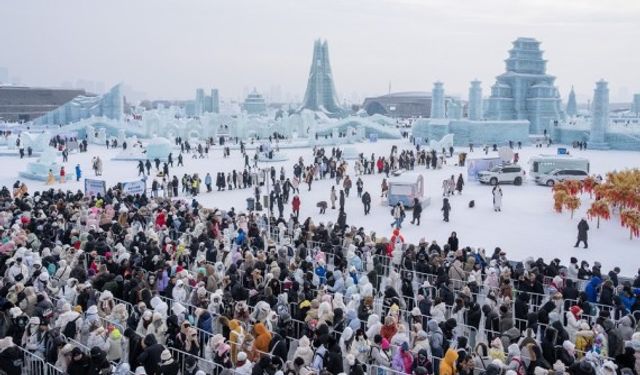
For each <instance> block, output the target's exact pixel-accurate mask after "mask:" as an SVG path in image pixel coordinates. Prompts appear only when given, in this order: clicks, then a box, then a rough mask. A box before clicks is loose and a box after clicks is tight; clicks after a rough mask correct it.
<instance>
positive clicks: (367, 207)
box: [361, 191, 371, 215]
mask: <svg viewBox="0 0 640 375" xmlns="http://www.w3.org/2000/svg"><path fill="white" fill-rule="evenodd" d="M361 199H362V205H363V206H364V214H365V215H369V211H371V195H370V194H369V192H368V191H365V192H364V194H362V198H361Z"/></svg>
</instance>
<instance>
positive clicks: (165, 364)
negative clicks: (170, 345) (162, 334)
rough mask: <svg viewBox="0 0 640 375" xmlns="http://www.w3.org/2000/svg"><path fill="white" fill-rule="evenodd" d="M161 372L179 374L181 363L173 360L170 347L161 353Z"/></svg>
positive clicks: (165, 374) (168, 374) (163, 373)
mask: <svg viewBox="0 0 640 375" xmlns="http://www.w3.org/2000/svg"><path fill="white" fill-rule="evenodd" d="M160 360H161V361H162V362H161V363H160V372H161V374H162V375H178V371H179V370H180V365H179V364H178V362H176V361H174V360H173V356H172V355H171V352H170V351H169V349H165V350H163V351H162V353H161V354H160Z"/></svg>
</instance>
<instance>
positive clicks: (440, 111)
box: [431, 81, 445, 118]
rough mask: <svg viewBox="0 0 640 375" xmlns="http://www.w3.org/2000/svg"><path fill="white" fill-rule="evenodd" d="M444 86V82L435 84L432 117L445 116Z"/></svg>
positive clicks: (432, 95)
mask: <svg viewBox="0 0 640 375" xmlns="http://www.w3.org/2000/svg"><path fill="white" fill-rule="evenodd" d="M444 114H445V112H444V88H443V87H442V82H440V81H438V82H435V83H434V84H433V91H432V92H431V118H444Z"/></svg>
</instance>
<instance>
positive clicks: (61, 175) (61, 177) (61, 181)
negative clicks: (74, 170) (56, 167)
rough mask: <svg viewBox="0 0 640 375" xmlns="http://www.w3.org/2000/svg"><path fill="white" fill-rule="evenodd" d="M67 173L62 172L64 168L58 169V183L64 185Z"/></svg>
mask: <svg viewBox="0 0 640 375" xmlns="http://www.w3.org/2000/svg"><path fill="white" fill-rule="evenodd" d="M66 174H67V173H66V172H65V170H64V167H60V183H61V184H64V177H65V175H66Z"/></svg>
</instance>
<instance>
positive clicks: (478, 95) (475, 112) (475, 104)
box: [469, 79, 482, 121]
mask: <svg viewBox="0 0 640 375" xmlns="http://www.w3.org/2000/svg"><path fill="white" fill-rule="evenodd" d="M481 83H482V82H480V81H478V80H477V79H476V80H473V81H471V87H469V120H472V121H478V120H482V87H481V86H480V84H481Z"/></svg>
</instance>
